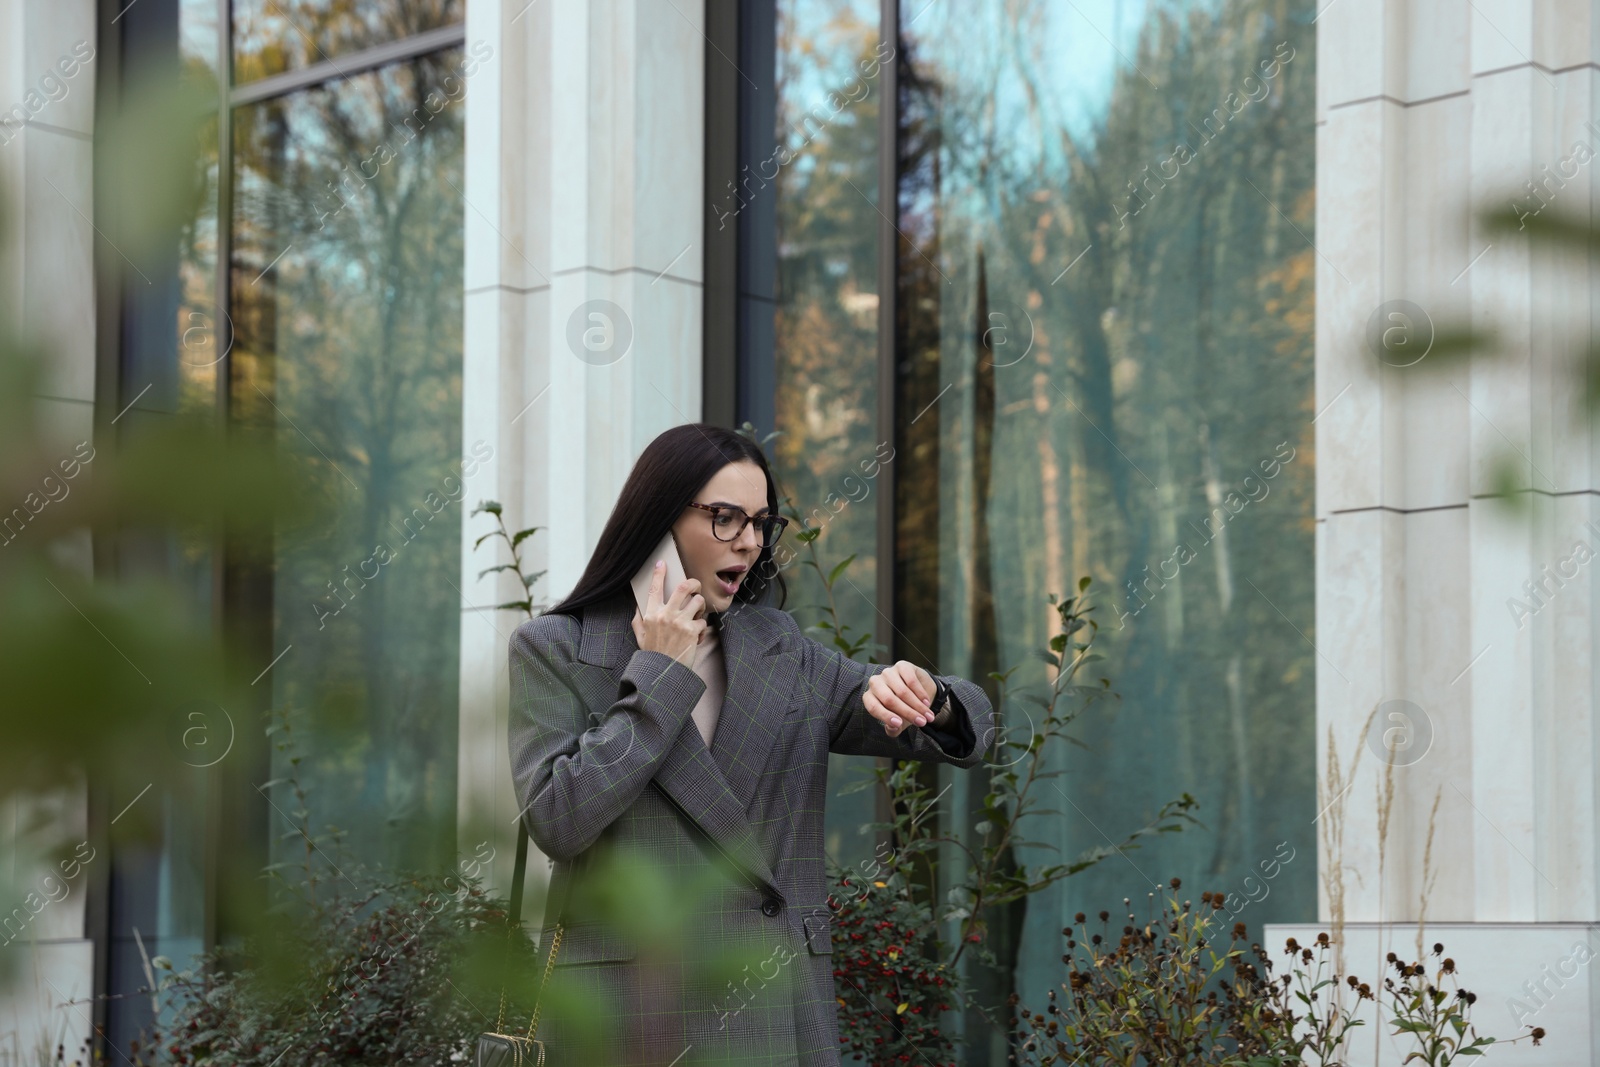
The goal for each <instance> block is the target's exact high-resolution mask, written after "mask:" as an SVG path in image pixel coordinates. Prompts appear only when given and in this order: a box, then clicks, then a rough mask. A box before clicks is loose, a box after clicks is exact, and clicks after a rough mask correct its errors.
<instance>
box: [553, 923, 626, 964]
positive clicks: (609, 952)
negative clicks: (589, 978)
mask: <svg viewBox="0 0 1600 1067" xmlns="http://www.w3.org/2000/svg"><path fill="white" fill-rule="evenodd" d="M638 954H639V947H638V945H636V944H635V943H634V942H633V941H632V940H631V939H629V938H627V937H624V936H623V935H621V934H619V933H618V932H617V931H616V929H615V928H614V927H611V926H609V925H607V924H605V923H597V922H584V923H568V924H565V925H564V926H563V927H562V933H561V945H560V947H559V948H557V949H556V962H555V965H556V966H557V967H560V966H563V965H565V964H568V963H603V962H605V961H608V960H631V959H633V958H634V957H635V956H637V955H638Z"/></svg>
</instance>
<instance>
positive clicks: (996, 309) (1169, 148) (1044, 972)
mask: <svg viewBox="0 0 1600 1067" xmlns="http://www.w3.org/2000/svg"><path fill="white" fill-rule="evenodd" d="M915 6H916V7H917V8H918V12H917V13H916V14H915V17H914V18H911V17H910V16H909V15H908V16H907V23H906V25H905V26H904V27H903V30H902V32H903V38H902V42H901V47H902V49H903V65H902V66H901V67H900V68H899V76H900V79H901V104H902V113H901V116H900V143H899V146H898V151H899V154H900V171H901V176H902V177H901V185H900V188H899V190H898V204H897V208H898V212H897V222H898V225H899V229H900V230H901V234H902V235H901V238H900V241H899V247H898V250H897V253H896V262H897V271H898V277H899V290H898V294H897V298H898V308H899V323H898V335H897V338H896V350H897V351H896V358H897V364H898V365H897V381H898V382H899V383H900V384H901V393H900V395H899V396H898V398H897V410H898V411H899V412H901V413H902V414H901V416H900V423H901V424H900V427H899V432H900V434H901V453H900V458H899V459H898V460H897V463H899V464H901V466H900V470H899V475H900V479H901V481H900V483H899V484H900V486H901V492H900V497H899V501H898V522H899V524H900V528H901V529H902V530H903V531H904V534H903V536H902V538H901V545H902V546H903V547H904V549H905V552H904V555H903V556H902V558H900V559H898V560H897V564H898V566H899V568H900V570H899V573H898V574H897V583H896V585H897V591H898V592H897V595H898V597H899V602H898V604H897V615H898V618H899V619H901V620H903V623H902V626H903V628H904V629H905V630H906V631H907V634H908V639H909V641H910V643H912V644H914V645H916V646H919V647H924V648H935V649H938V658H939V664H940V667H941V669H943V670H945V671H950V672H954V673H960V674H962V675H963V676H965V677H968V678H974V679H977V678H984V677H985V676H986V675H987V674H988V672H990V671H996V670H1002V671H1003V670H1005V669H1007V668H1010V667H1013V666H1016V665H1021V669H1020V670H1019V671H1018V672H1017V674H1016V675H1014V676H1013V681H1012V686H1013V690H1015V687H1016V686H1018V685H1020V684H1022V683H1025V682H1028V681H1032V682H1034V683H1036V684H1037V683H1042V682H1043V681H1044V675H1043V671H1044V670H1045V667H1044V665H1043V664H1042V663H1041V662H1040V661H1039V660H1038V658H1037V656H1036V655H1035V652H1036V650H1038V649H1041V648H1043V646H1044V644H1045V642H1046V640H1047V639H1048V638H1049V636H1050V635H1051V634H1052V633H1053V632H1054V626H1055V623H1056V621H1057V620H1056V616H1055V613H1054V610H1053V608H1052V606H1051V605H1050V604H1049V603H1048V602H1047V601H1046V594H1047V593H1050V592H1055V593H1057V594H1058V595H1061V596H1065V595H1068V594H1069V593H1073V592H1075V591H1076V590H1075V588H1074V586H1075V582H1076V579H1077V578H1078V577H1079V576H1081V575H1091V576H1093V578H1094V580H1095V583H1096V584H1095V587H1094V589H1095V590H1096V591H1098V596H1096V597H1095V601H1096V602H1097V603H1098V605H1099V607H1098V610H1097V612H1096V617H1097V618H1098V621H1099V624H1100V627H1101V630H1100V639H1099V644H1100V646H1101V648H1100V651H1102V652H1104V653H1106V654H1107V656H1108V662H1107V664H1106V666H1107V668H1108V670H1107V673H1108V674H1110V675H1111V677H1112V682H1113V687H1114V688H1115V689H1116V690H1117V691H1118V692H1119V693H1120V694H1121V701H1120V703H1119V704H1118V705H1117V706H1116V709H1115V711H1114V712H1110V711H1108V712H1107V713H1104V714H1097V715H1094V716H1092V717H1091V721H1090V722H1088V723H1087V724H1086V726H1085V728H1084V729H1083V730H1082V731H1080V736H1081V738H1082V740H1083V741H1084V742H1085V744H1086V745H1087V746H1088V748H1087V751H1086V752H1082V753H1077V752H1075V753H1073V754H1072V755H1070V756H1067V757H1065V758H1064V759H1063V760H1062V762H1061V764H1060V768H1059V769H1062V770H1064V771H1065V772H1066V773H1065V774H1064V775H1063V776H1062V777H1060V778H1058V779H1056V780H1055V781H1056V782H1058V783H1060V784H1061V785H1062V787H1063V789H1064V790H1065V794H1064V796H1063V797H1062V798H1061V800H1063V801H1065V803H1061V802H1058V803H1057V805H1056V807H1057V808H1058V809H1059V810H1060V811H1061V812H1063V815H1062V816H1061V817H1059V818H1053V819H1050V820H1048V825H1043V824H1041V825H1036V826H1034V827H1033V829H1032V832H1031V833H1030V834H1029V835H1028V836H1029V837H1031V838H1033V839H1035V840H1040V841H1043V842H1045V843H1047V844H1048V845H1051V846H1054V847H1055V848H1057V849H1059V852H1050V851H1047V850H1045V849H1030V850H1025V851H1024V852H1022V853H1019V856H1018V858H1019V859H1021V860H1023V861H1024V862H1029V863H1034V864H1039V863H1053V862H1058V861H1059V860H1060V859H1062V858H1070V857H1074V856H1076V855H1078V854H1080V853H1082V852H1083V851H1085V850H1086V849H1089V848H1093V847H1097V846H1104V845H1106V844H1108V843H1109V842H1110V841H1113V840H1115V841H1120V840H1121V839H1122V838H1123V837H1124V836H1125V835H1126V834H1127V833H1128V832H1129V831H1131V830H1133V829H1135V828H1137V827H1138V826H1140V825H1142V824H1143V823H1144V822H1145V821H1146V820H1147V819H1148V818H1149V817H1150V816H1151V815H1152V814H1153V813H1154V812H1155V811H1156V810H1157V808H1158V807H1159V805H1160V804H1161V803H1162V802H1163V801H1166V800H1168V799H1171V798H1173V797H1175V796H1176V795H1177V794H1178V793H1180V792H1183V791H1188V792H1191V793H1193V794H1194V795H1195V796H1196V797H1197V798H1198V799H1199V800H1200V802H1201V804H1202V808H1201V810H1200V811H1199V813H1198V814H1199V816H1200V817H1201V818H1202V819H1203V820H1204V821H1205V822H1206V823H1207V824H1208V827H1209V829H1194V830H1190V831H1188V832H1185V833H1182V834H1176V835H1162V839H1161V840H1159V841H1156V842H1154V843H1151V844H1149V845H1147V846H1146V847H1145V848H1143V849H1141V850H1140V851H1139V852H1137V853H1135V854H1134V855H1133V856H1132V857H1131V859H1130V858H1119V857H1113V858H1112V859H1110V860H1107V861H1105V862H1103V863H1101V864H1100V865H1098V866H1096V867H1094V868H1092V869H1090V870H1089V871H1087V872H1085V873H1082V874H1079V875H1077V876H1074V877H1073V878H1071V879H1069V880H1068V881H1066V882H1064V883H1062V884H1061V886H1060V887H1059V888H1058V889H1057V890H1055V891H1051V892H1048V893H1046V894H1042V895H1040V896H1038V897H1035V898H1033V899H1031V900H1029V901H1028V902H1027V903H1026V906H1025V909H1019V910H1018V911H1017V912H1015V913H1013V914H1011V915H1009V916H1006V917H1004V919H1005V920H1008V921H1009V922H1011V923H1015V925H1014V926H1008V921H1001V922H997V923H996V925H995V926H994V927H993V928H994V929H996V930H998V931H1000V934H999V937H998V941H997V943H996V944H995V946H994V947H995V949H996V951H997V953H998V954H999V956H1000V959H1001V961H1002V973H1001V974H1000V975H999V976H998V977H996V976H990V978H988V979H985V980H986V981H993V982H994V983H995V985H996V987H997V988H998V990H999V995H1000V997H1003V996H1004V995H1005V993H1006V992H1009V989H1010V988H1011V987H1010V985H1008V984H1007V983H1008V982H1009V981H1010V980H1012V979H1014V980H1015V988H1016V989H1017V991H1018V992H1020V993H1021V994H1022V995H1023V997H1024V1000H1025V1003H1029V1004H1030V1005H1031V1006H1032V1007H1034V1008H1041V1007H1042V1006H1043V1005H1042V998H1043V996H1044V992H1045V990H1047V989H1049V988H1051V987H1052V985H1053V984H1054V982H1055V981H1057V980H1059V972H1060V961H1059V953H1060V948H1059V945H1058V942H1057V940H1056V939H1057V937H1058V935H1059V931H1060V928H1061V927H1062V926H1063V925H1064V917H1066V916H1070V915H1071V914H1072V913H1073V911H1074V910H1078V909H1081V910H1086V911H1097V910H1099V909H1100V908H1104V907H1110V908H1112V910H1115V909H1116V907H1117V905H1118V904H1119V902H1120V901H1121V900H1122V898H1123V897H1134V898H1136V899H1139V900H1142V899H1143V896H1144V894H1145V893H1146V892H1147V891H1148V890H1149V889H1150V888H1151V887H1152V886H1151V883H1152V882H1158V881H1159V882H1164V881H1165V880H1166V879H1167V878H1169V877H1171V876H1174V875H1177V876H1179V877H1182V878H1183V879H1184V881H1185V887H1186V889H1187V888H1188V887H1189V886H1193V887H1194V891H1195V894H1196V895H1198V893H1199V892H1200V891H1201V890H1203V889H1206V888H1216V889H1221V888H1224V887H1231V886H1236V885H1237V884H1238V883H1239V881H1240V879H1241V878H1243V877H1244V876H1245V875H1247V874H1250V873H1251V872H1252V871H1253V870H1254V869H1255V865H1256V864H1257V863H1258V862H1259V861H1262V860H1268V859H1270V858H1271V857H1272V855H1273V849H1274V847H1275V845H1276V844H1277V843H1278V842H1280V841H1284V840H1288V841H1290V842H1291V843H1292V844H1293V845H1294V846H1295V847H1296V848H1297V849H1298V851H1299V854H1300V855H1303V856H1314V855H1315V847H1314V845H1315V842H1314V838H1313V836H1312V835H1313V833H1314V827H1313V826H1312V822H1311V820H1312V817H1313V816H1314V815H1315V807H1314V803H1313V791H1314V783H1315V773H1314V768H1313V766H1312V758H1313V757H1312V754H1313V752H1314V751H1315V744H1314V741H1313V737H1312V727H1313V713H1314V704H1313V700H1314V690H1313V682H1314V678H1315V670H1314V667H1315V663H1314V659H1313V657H1314V655H1315V653H1314V651H1313V650H1312V648H1311V646H1310V644H1309V643H1308V641H1307V640H1306V637H1304V636H1302V635H1311V634H1312V630H1313V627H1312V623H1313V603H1312V592H1313V590H1312V578H1313V555H1312V529H1313V511H1312V489H1313V483H1312V473H1313V466H1312V454H1311V427H1310V425H1309V423H1310V419H1311V416H1312V411H1311V402H1312V347H1313V344H1312V342H1313V333H1312V307H1313V305H1312V278H1313V274H1314V265H1315V258H1314V257H1315V253H1314V252H1313V250H1312V248H1311V246H1310V244H1309V241H1308V239H1309V238H1310V237H1311V236H1312V219H1313V203H1314V201H1313V176H1314V175H1313V156H1314V153H1313V140H1314V124H1313V102H1314V67H1313V64H1314V37H1313V31H1312V29H1311V27H1310V21H1311V18H1312V17H1313V16H1314V14H1315V11H1314V10H1313V7H1312V4H1310V3H1309V2H1304V0H1223V2H1222V3H1219V4H1207V5H1200V4H1186V3H1175V2H1173V3H1154V2H1153V3H1150V4H1148V5H1128V7H1127V9H1123V7H1122V6H1121V5H1116V7H1117V10H1118V11H1120V13H1121V16H1122V26H1121V28H1120V29H1119V28H1118V26H1117V25H1116V24H1115V22H1114V19H1113V18H1112V14H1113V12H1112V11H1110V10H1109V9H1108V7H1107V5H1094V4H1057V3H1054V2H1045V0H1007V2H1004V3H1002V2H1000V0H941V2H940V3H937V4H930V5H926V6H924V5H920V4H919V5H915ZM902 13H903V14H905V9H904V8H902ZM1113 41H1114V42H1115V43H1111V42H1113ZM1269 72H1270V73H1269ZM1180 144H1181V145H1185V146H1186V149H1185V150H1183V151H1179V150H1178V148H1177V146H1178V145H1180ZM923 412H926V414H920V413H923ZM1022 706H1023V705H1021V704H1013V705H1011V709H1009V710H1008V713H1009V714H1012V715H1016V716H1019V717H1020V715H1021V712H1020V711H1019V710H1016V709H1019V708H1021V707H1022ZM1019 725H1021V724H1020V721H1019ZM952 779H953V782H954V786H953V790H952V797H953V801H952V803H951V804H950V807H949V810H950V811H954V812H963V811H970V810H972V809H973V808H974V807H975V806H976V805H974V804H972V803H970V802H969V801H968V798H969V797H971V796H975V795H978V791H980V790H982V789H983V788H984V780H983V778H982V777H981V775H976V774H973V775H967V774H959V773H958V774H955V775H953V776H952ZM967 832H969V833H970V832H971V831H970V829H969V830H968V831H967ZM1314 873H1315V872H1314V863H1312V862H1306V863H1304V864H1302V865H1296V866H1294V867H1287V868H1285V870H1284V871H1283V873H1282V875H1281V876H1280V877H1279V878H1278V879H1277V880H1276V882H1275V885H1274V889H1275V890H1276V891H1275V892H1274V893H1273V894H1272V896H1271V898H1270V899H1269V900H1266V901H1264V902H1263V903H1262V904H1260V905H1259V907H1258V908H1257V909H1254V910H1253V911H1252V913H1251V914H1250V916H1249V923H1250V926H1251V927H1252V929H1254V930H1256V931H1257V933H1256V936H1258V937H1259V925H1258V924H1260V923H1263V922H1271V921H1278V920H1283V919H1289V918H1296V919H1300V918H1304V917H1305V916H1307V915H1309V914H1311V913H1312V912H1313V910H1314V908H1315V904H1316V891H1315V879H1314ZM1008 930H1009V932H1008ZM970 1021H971V1020H969V1022H970ZM994 1062H996V1063H998V1062H1001V1061H1000V1060H998V1059H996V1060H994Z"/></svg>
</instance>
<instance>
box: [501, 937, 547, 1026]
mask: <svg viewBox="0 0 1600 1067" xmlns="http://www.w3.org/2000/svg"><path fill="white" fill-rule="evenodd" d="M561 933H562V927H561V924H560V923H556V928H555V932H554V933H552V934H551V935H550V958H549V959H548V960H547V961H545V965H544V977H543V978H541V979H540V980H539V996H538V997H537V998H536V999H535V1000H534V1002H533V1021H532V1022H531V1023H529V1024H528V1040H529V1041H532V1040H533V1035H534V1034H535V1033H537V1032H538V1030H539V1005H540V1002H541V1001H543V1000H544V990H545V986H547V985H549V984H550V972H551V971H553V970H555V966H556V953H557V952H559V951H560V950H561ZM501 995H502V996H504V995H505V990H503V989H502V990H501Z"/></svg>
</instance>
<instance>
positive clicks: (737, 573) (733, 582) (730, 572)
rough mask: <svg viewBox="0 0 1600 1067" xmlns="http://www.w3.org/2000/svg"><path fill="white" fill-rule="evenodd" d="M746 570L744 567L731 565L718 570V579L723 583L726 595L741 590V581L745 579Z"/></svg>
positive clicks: (723, 590)
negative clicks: (725, 568) (723, 569)
mask: <svg viewBox="0 0 1600 1067" xmlns="http://www.w3.org/2000/svg"><path fill="white" fill-rule="evenodd" d="M744 572H745V568H743V567H730V568H729V569H727V570H725V571H718V572H717V581H718V582H719V583H721V585H722V592H723V594H724V595H726V596H732V595H733V594H734V593H736V592H738V591H739V583H740V582H741V581H743V580H744Z"/></svg>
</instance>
